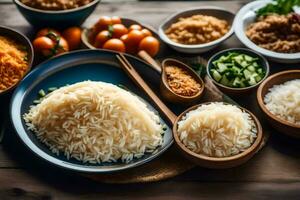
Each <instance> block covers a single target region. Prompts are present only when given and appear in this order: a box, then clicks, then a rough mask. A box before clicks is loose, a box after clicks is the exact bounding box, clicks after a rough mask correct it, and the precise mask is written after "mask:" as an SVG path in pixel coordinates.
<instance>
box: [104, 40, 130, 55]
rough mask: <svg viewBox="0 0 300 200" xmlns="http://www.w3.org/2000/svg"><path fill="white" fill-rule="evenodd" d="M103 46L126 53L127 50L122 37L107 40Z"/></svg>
mask: <svg viewBox="0 0 300 200" xmlns="http://www.w3.org/2000/svg"><path fill="white" fill-rule="evenodd" d="M103 48H104V49H109V50H113V51H118V52H122V53H125V51H126V47H125V44H124V43H123V42H122V41H121V40H120V39H116V38H113V39H110V40H108V41H107V42H105V44H104V45H103Z"/></svg>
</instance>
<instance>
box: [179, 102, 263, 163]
mask: <svg viewBox="0 0 300 200" xmlns="http://www.w3.org/2000/svg"><path fill="white" fill-rule="evenodd" d="M178 136H179V139H180V140H181V142H182V143H183V144H184V145H185V146H186V147H187V148H188V149H190V150H191V151H193V152H195V153H197V154H202V155H206V156H210V157H228V156H232V155H236V154H239V153H241V152H243V151H245V150H246V149H248V148H249V147H250V146H251V145H252V144H253V143H254V141H255V138H256V137H257V130H256V126H255V123H254V121H253V119H252V118H251V116H250V115H249V114H248V113H247V112H244V111H243V110H241V109H240V108H238V107H237V106H234V105H228V104H224V103H221V102H216V103H210V104H203V105H201V106H199V107H198V108H197V109H195V110H192V111H189V112H188V113H187V114H186V115H185V116H184V117H183V118H182V119H181V120H180V121H179V122H178Z"/></svg>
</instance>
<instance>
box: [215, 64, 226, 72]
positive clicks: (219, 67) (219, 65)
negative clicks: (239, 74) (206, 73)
mask: <svg viewBox="0 0 300 200" xmlns="http://www.w3.org/2000/svg"><path fill="white" fill-rule="evenodd" d="M217 67H218V69H219V70H218V71H219V72H220V73H223V72H225V70H226V69H227V66H226V65H225V64H224V63H218V64H217Z"/></svg>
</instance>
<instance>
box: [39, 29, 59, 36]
mask: <svg viewBox="0 0 300 200" xmlns="http://www.w3.org/2000/svg"><path fill="white" fill-rule="evenodd" d="M51 33H52V34H56V35H57V36H60V33H59V31H57V30H55V29H53V28H43V29H41V30H39V31H38V32H37V34H36V37H37V38H38V37H42V36H47V35H49V34H51Z"/></svg>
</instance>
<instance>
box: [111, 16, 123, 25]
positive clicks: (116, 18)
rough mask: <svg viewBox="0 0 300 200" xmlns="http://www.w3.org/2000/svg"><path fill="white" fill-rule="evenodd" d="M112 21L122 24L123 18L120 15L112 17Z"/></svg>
mask: <svg viewBox="0 0 300 200" xmlns="http://www.w3.org/2000/svg"><path fill="white" fill-rule="evenodd" d="M111 22H112V24H122V20H121V18H120V17H118V16H113V17H111Z"/></svg>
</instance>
